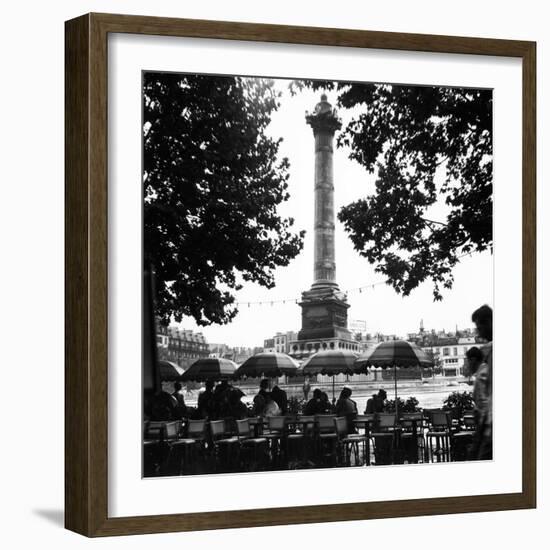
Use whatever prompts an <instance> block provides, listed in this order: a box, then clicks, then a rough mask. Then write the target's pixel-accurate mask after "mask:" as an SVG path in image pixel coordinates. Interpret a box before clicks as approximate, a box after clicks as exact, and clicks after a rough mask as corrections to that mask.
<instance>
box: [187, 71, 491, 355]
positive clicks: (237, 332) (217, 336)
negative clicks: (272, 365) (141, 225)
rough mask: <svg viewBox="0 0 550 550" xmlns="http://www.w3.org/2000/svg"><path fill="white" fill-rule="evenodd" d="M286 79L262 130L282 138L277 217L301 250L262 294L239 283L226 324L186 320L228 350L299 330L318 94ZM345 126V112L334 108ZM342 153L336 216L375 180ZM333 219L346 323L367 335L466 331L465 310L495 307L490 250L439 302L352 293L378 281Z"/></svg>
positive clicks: (427, 289) (440, 210)
mask: <svg viewBox="0 0 550 550" xmlns="http://www.w3.org/2000/svg"><path fill="white" fill-rule="evenodd" d="M288 83H289V81H285V80H277V81H276V86H277V88H278V89H280V90H281V91H282V92H283V96H282V98H281V107H280V109H279V110H278V111H277V112H276V113H275V114H274V115H273V119H272V122H271V124H270V126H269V128H268V131H269V133H270V134H271V135H273V136H274V137H282V138H283V143H282V144H281V148H280V154H281V155H282V156H286V157H288V159H289V161H290V179H289V192H290V199H289V201H288V202H287V203H285V204H284V205H281V207H280V209H279V212H280V213H281V215H284V216H292V217H293V218H294V219H295V220H296V222H295V228H296V229H297V230H298V229H305V230H306V236H305V242H304V248H303V250H302V252H301V254H300V255H299V256H298V257H296V258H295V259H294V260H293V261H292V262H291V263H290V265H289V266H287V267H283V268H279V269H278V270H277V271H276V279H275V280H276V286H275V288H273V289H271V290H268V289H266V288H264V287H261V286H259V285H257V284H251V283H245V285H244V287H243V289H242V290H241V291H239V292H238V293H237V301H238V302H240V303H242V305H240V306H239V314H238V315H237V316H236V317H235V319H234V320H233V322H232V323H230V324H228V325H211V326H209V327H198V326H197V325H196V323H195V322H194V320H193V319H191V318H184V320H183V322H182V323H180V326H181V327H182V328H188V329H193V330H200V331H202V332H203V334H204V335H205V337H206V339H207V341H208V342H209V343H225V344H228V345H229V346H250V347H253V346H262V345H263V341H264V339H265V338H270V337H272V336H273V335H274V334H275V333H276V332H285V331H288V330H296V331H297V330H299V329H300V324H301V308H300V306H298V305H297V304H296V303H295V302H294V301H293V300H296V299H298V300H299V298H300V295H301V292H302V291H304V290H307V289H309V288H310V286H311V283H312V280H313V177H314V140H313V132H312V130H311V128H310V127H309V126H308V125H307V124H306V122H305V112H306V111H312V110H313V108H314V107H315V104H316V103H317V102H318V101H319V98H320V95H321V92H311V91H309V90H306V91H304V92H301V93H299V94H298V95H296V96H294V97H292V96H291V95H290V93H289V92H288ZM327 95H328V101H329V102H331V103H332V104H333V105H334V104H335V100H336V94H335V93H334V92H330V91H329V92H328V93H327ZM339 114H340V116H341V118H342V121H343V123H344V125H345V124H346V122H347V121H348V120H349V119H350V117H351V114H352V113H349V112H346V111H345V110H342V111H340V113H339ZM347 157H348V151H347V150H346V149H340V148H335V150H334V187H335V212H336V213H337V212H338V210H339V209H340V207H341V206H344V205H346V204H349V203H350V202H352V201H354V200H356V199H358V198H360V197H363V196H365V195H367V194H372V193H373V192H374V181H375V176H374V175H369V174H368V173H367V172H366V170H365V169H364V168H362V167H361V166H360V165H359V164H358V163H356V162H355V161H351V160H349V159H348V158H347ZM428 217H429V218H430V219H433V220H438V221H445V207H444V205H442V204H438V205H436V206H435V207H433V208H432V209H430V211H429V216H428ZM335 222H336V281H337V283H338V284H339V286H340V289H341V290H343V291H349V292H348V302H349V304H350V306H351V307H350V308H349V310H348V319H349V320H352V319H357V320H363V321H365V322H366V325H367V332H370V333H375V332H382V333H384V334H396V335H399V336H405V335H406V334H407V333H409V332H414V331H416V330H417V329H418V327H419V324H420V320H421V319H423V320H424V327H425V328H426V329H427V330H428V329H432V328H434V329H436V330H441V329H445V330H454V329H455V326H458V327H459V328H466V327H471V326H472V323H471V321H470V318H471V313H472V311H473V310H474V309H476V308H477V307H479V306H480V305H481V304H484V303H487V304H489V305H491V306H492V305H493V258H492V255H491V254H490V253H489V252H484V253H482V254H473V255H472V256H471V257H465V258H463V259H461V260H460V263H459V264H458V265H457V266H456V268H455V270H454V277H455V281H454V285H453V288H452V289H451V290H446V289H443V291H442V294H443V300H442V301H440V302H434V301H433V295H432V284H431V283H429V282H427V283H424V284H422V285H420V286H419V287H418V288H417V289H416V290H414V291H412V293H411V295H410V296H408V297H405V298H404V297H402V296H400V295H399V294H397V293H396V292H395V291H394V290H393V289H392V288H391V287H390V286H387V285H385V284H379V285H377V286H375V287H374V288H369V289H366V290H363V291H362V292H359V291H357V290H355V291H351V290H350V289H357V288H358V287H364V286H368V285H371V284H373V283H378V282H380V281H383V280H384V277H383V276H382V275H380V274H377V273H376V272H375V271H374V266H372V265H370V264H369V262H368V261H367V260H366V259H365V258H362V257H361V256H359V254H358V253H357V252H355V251H354V250H353V246H352V243H351V241H350V240H349V238H348V236H347V235H346V233H345V232H344V229H343V227H342V225H341V224H340V223H339V222H338V220H337V219H336V220H335ZM278 300H288V301H287V303H286V304H283V303H276V304H273V305H270V303H267V304H264V305H250V306H248V305H247V303H248V302H258V301H265V302H270V301H278Z"/></svg>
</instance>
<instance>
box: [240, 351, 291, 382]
mask: <svg viewBox="0 0 550 550" xmlns="http://www.w3.org/2000/svg"><path fill="white" fill-rule="evenodd" d="M297 371H298V363H297V362H296V361H294V359H292V357H290V356H289V355H287V354H286V353H275V352H265V353H257V354H256V355H253V356H252V357H249V358H248V359H247V360H246V361H245V362H244V363H243V364H242V365H241V366H240V367H239V368H238V369H237V372H236V373H235V378H260V377H264V376H266V377H268V378H275V377H279V376H283V375H286V376H296V374H297Z"/></svg>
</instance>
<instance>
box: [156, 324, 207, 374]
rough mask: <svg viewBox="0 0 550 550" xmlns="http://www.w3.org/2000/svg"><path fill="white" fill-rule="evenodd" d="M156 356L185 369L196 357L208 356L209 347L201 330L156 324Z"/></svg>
mask: <svg viewBox="0 0 550 550" xmlns="http://www.w3.org/2000/svg"><path fill="white" fill-rule="evenodd" d="M157 353H158V358H159V359H161V360H164V361H171V362H173V363H176V364H178V365H179V366H180V367H182V368H184V369H187V368H188V367H189V366H190V365H191V364H192V363H194V362H195V361H196V360H197V359H201V358H203V357H208V356H209V355H210V349H209V347H208V343H207V342H206V339H205V337H204V335H203V334H202V332H194V331H192V330H187V329H180V328H177V327H164V326H162V325H157Z"/></svg>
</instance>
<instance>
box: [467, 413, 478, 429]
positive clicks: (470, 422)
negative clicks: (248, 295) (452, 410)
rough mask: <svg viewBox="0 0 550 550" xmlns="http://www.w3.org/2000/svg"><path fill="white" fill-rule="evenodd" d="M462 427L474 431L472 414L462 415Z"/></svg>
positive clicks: (474, 425)
mask: <svg viewBox="0 0 550 550" xmlns="http://www.w3.org/2000/svg"><path fill="white" fill-rule="evenodd" d="M464 427H465V428H466V429H467V430H475V429H476V427H477V426H476V419H475V416H474V415H473V414H465V415H464Z"/></svg>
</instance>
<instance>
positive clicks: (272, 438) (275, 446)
mask: <svg viewBox="0 0 550 550" xmlns="http://www.w3.org/2000/svg"><path fill="white" fill-rule="evenodd" d="M286 431H287V422H286V418H285V417H284V416H268V417H267V431H264V432H263V434H262V437H263V438H265V439H267V440H268V442H269V449H270V452H271V462H272V464H275V463H277V462H278V461H280V460H281V458H282V455H283V454H284V449H283V442H284V436H285V434H286Z"/></svg>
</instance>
